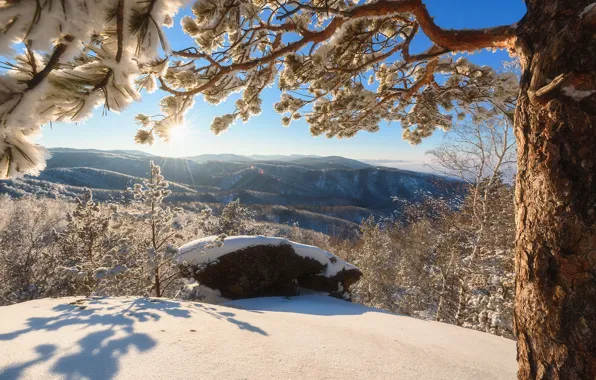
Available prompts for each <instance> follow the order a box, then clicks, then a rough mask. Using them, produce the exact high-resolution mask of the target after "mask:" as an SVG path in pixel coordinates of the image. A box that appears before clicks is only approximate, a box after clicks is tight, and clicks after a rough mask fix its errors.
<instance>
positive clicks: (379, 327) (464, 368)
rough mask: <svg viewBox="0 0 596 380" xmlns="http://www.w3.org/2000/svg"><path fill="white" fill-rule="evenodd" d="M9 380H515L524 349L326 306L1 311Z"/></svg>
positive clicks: (93, 306)
mask: <svg viewBox="0 0 596 380" xmlns="http://www.w3.org/2000/svg"><path fill="white" fill-rule="evenodd" d="M0 321H1V323H0V379H3V380H4V379H11V380H13V379H79V378H85V379H94V380H99V379H102V380H103V379H149V380H151V379H193V378H194V379H199V378H200V379H207V380H208V379H217V380H220V379H226V380H235V379H273V378H275V379H330V380H333V379H341V380H349V379H378V380H383V379H392V380H396V379H397V380H399V379H425V380H437V379H440V380H443V379H445V380H447V379H458V380H468V379H474V380H476V379H483V380H491V379H495V380H496V379H499V380H506V379H515V378H516V369H517V366H516V362H515V342H514V341H512V340H509V339H505V338H501V337H497V336H494V335H490V334H486V333H482V332H478V331H473V330H468V329H464V328H461V327H457V326H453V325H448V324H443V323H438V322H429V321H423V320H419V319H414V318H410V317H407V316H401V315H394V314H390V313H386V312H383V311H380V310H377V309H372V308H367V307H364V306H361V305H356V304H352V303H349V302H345V301H341V300H337V299H334V298H331V297H325V296H316V295H309V296H299V297H289V298H287V297H285V298H284V297H271V298H255V299H249V300H237V301H232V302H229V303H227V304H226V305H217V306H215V305H209V304H204V303H199V302H184V301H176V300H167V299H159V300H153V299H147V298H126V297H122V298H92V299H78V298H72V297H71V298H58V299H42V300H36V301H29V302H25V303H21V304H16V305H12V306H4V307H0Z"/></svg>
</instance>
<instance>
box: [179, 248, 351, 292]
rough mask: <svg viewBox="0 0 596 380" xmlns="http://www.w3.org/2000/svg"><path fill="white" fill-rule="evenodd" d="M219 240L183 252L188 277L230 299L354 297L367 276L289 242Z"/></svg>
mask: <svg viewBox="0 0 596 380" xmlns="http://www.w3.org/2000/svg"><path fill="white" fill-rule="evenodd" d="M214 240H215V237H210V238H205V239H200V240H197V241H194V242H191V243H189V244H186V245H184V246H183V247H181V248H180V257H179V261H180V263H181V266H180V267H181V271H182V274H183V276H185V277H189V278H194V279H195V280H196V281H197V282H198V283H200V284H201V285H202V286H206V287H208V288H211V289H216V290H218V291H219V292H220V293H221V295H222V296H223V297H225V298H228V299H241V298H253V297H267V296H294V295H298V294H299V293H300V288H306V289H310V290H313V291H317V292H325V293H327V294H329V295H332V296H335V297H339V298H344V299H349V295H350V293H349V288H350V286H351V285H352V284H354V283H355V282H356V281H358V279H360V277H361V276H362V273H361V272H360V270H359V269H358V268H356V267H354V266H353V265H350V264H348V263H346V262H344V261H342V260H341V259H339V258H338V257H337V256H334V255H332V254H331V253H329V252H327V251H324V250H322V249H320V248H317V247H313V246H308V245H303V244H298V243H294V242H291V241H289V240H286V239H283V238H270V237H263V236H233V237H228V238H226V239H225V241H224V245H223V246H221V247H218V246H215V247H213V246H211V245H212V243H213V241H214Z"/></svg>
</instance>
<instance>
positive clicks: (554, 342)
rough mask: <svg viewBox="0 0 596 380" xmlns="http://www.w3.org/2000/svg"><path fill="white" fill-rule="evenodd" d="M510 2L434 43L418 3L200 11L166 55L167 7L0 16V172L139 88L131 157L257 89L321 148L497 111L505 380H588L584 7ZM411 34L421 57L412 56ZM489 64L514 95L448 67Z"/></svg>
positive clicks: (68, 6)
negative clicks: (142, 111)
mask: <svg viewBox="0 0 596 380" xmlns="http://www.w3.org/2000/svg"><path fill="white" fill-rule="evenodd" d="M525 3H526V6H527V9H528V12H527V14H526V16H525V17H524V18H523V19H522V20H520V21H519V22H518V23H515V24H512V25H507V26H499V27H492V28H485V29H474V30H469V29H466V30H446V29H443V28H441V27H440V26H439V25H437V24H436V23H435V22H434V19H433V17H432V15H431V14H430V13H429V11H428V10H427V8H426V6H425V4H424V2H423V1H422V0H372V1H359V2H352V1H349V0H348V1H337V0H334V1H324V2H323V1H319V0H283V1H268V0H250V1H237V0H200V1H197V2H195V3H194V5H193V6H192V14H193V15H192V16H188V17H184V18H183V19H182V20H181V26H182V29H183V30H184V32H185V33H186V34H188V35H189V36H191V37H193V39H194V44H193V46H189V47H187V48H185V49H182V50H179V51H172V50H171V49H170V48H169V47H168V45H167V42H166V41H165V38H164V33H163V31H162V30H161V27H162V26H163V25H165V26H168V25H172V21H173V19H172V16H173V15H174V13H175V12H176V10H177V9H178V7H179V6H180V5H181V4H180V2H177V1H158V0H148V1H146V2H136V1H132V0H118V1H114V0H105V1H101V0H98V1H94V2H88V1H84V0H64V1H62V2H60V4H56V2H54V1H33V0H20V1H19V0H12V1H6V0H4V1H2V2H1V3H0V6H1V7H2V9H1V12H0V28H1V29H2V33H1V34H0V53H1V54H9V53H11V49H12V48H14V47H15V46H17V47H18V48H19V49H20V50H22V53H21V54H20V55H17V56H15V57H14V58H12V59H10V60H9V61H8V62H7V64H6V65H7V66H8V67H9V70H8V72H7V73H6V74H3V75H2V77H1V80H0V125H1V126H2V132H1V133H2V139H1V140H0V152H2V153H1V154H0V173H1V175H2V177H6V176H13V175H16V174H18V173H24V172H29V173H31V172H35V171H36V170H39V169H40V168H42V167H43V161H44V155H45V151H44V150H43V149H42V148H41V147H38V146H36V145H34V144H33V143H32V142H31V140H30V136H31V135H32V134H34V133H37V132H39V130H40V125H42V124H44V123H49V122H52V121H56V120H71V121H76V120H80V119H82V118H84V117H86V116H88V115H89V112H90V110H91V109H92V108H93V107H94V106H97V105H101V104H103V105H104V107H105V109H106V110H108V109H109V110H113V111H119V110H121V109H122V108H123V107H125V106H126V105H127V104H129V103H130V102H131V101H133V100H135V99H137V98H138V97H139V96H140V91H153V90H155V89H156V88H157V87H159V88H160V89H161V90H163V91H165V92H167V93H168V94H169V95H168V96H167V97H166V98H164V100H163V101H162V102H161V107H162V111H163V112H162V114H161V115H160V116H157V117H149V116H146V115H139V116H138V117H137V120H138V121H139V123H140V124H141V126H142V129H141V130H140V131H139V132H138V134H137V135H136V140H137V141H138V142H141V143H151V142H152V141H153V140H154V138H155V136H156V135H157V136H158V137H161V138H165V139H167V138H168V131H169V130H170V129H171V128H172V127H174V126H175V125H176V124H178V123H180V122H181V120H182V117H183V115H184V113H185V111H187V110H188V108H189V107H191V106H192V104H193V99H194V96H195V95H202V96H203V97H204V99H205V100H207V101H208V102H211V103H218V102H221V101H223V100H224V99H226V98H227V97H228V96H229V95H230V94H231V93H234V92H241V96H240V98H239V99H238V100H237V101H236V103H235V106H236V107H235V110H234V111H233V112H231V113H229V114H226V115H222V116H219V117H216V118H215V119H214V121H213V123H212V126H211V128H212V130H213V131H214V132H215V133H222V132H223V131H225V130H226V129H227V128H229V127H230V125H232V124H233V123H234V122H235V121H236V120H247V119H248V118H250V117H251V116H253V115H256V114H258V113H259V112H260V111H261V103H262V99H261V96H260V95H261V93H262V91H263V90H264V89H265V88H267V87H268V86H271V85H273V84H277V85H278V86H279V88H280V89H281V90H282V95H281V99H280V101H279V102H278V103H276V104H275V109H276V110H277V111H278V112H280V113H283V114H284V115H285V116H284V117H283V118H282V122H283V123H284V124H290V123H291V122H292V120H296V119H300V118H304V119H305V120H306V122H307V123H308V124H309V125H310V128H311V132H312V133H313V134H315V135H326V136H328V137H333V136H335V137H340V138H341V137H350V136H353V135H355V134H356V133H357V132H358V131H361V130H365V131H371V132H374V131H377V130H378V129H379V125H380V124H382V123H385V122H393V121H395V122H399V123H400V124H401V125H402V126H403V127H404V134H403V135H404V138H405V139H407V140H409V141H411V142H413V143H418V142H420V141H421V140H422V139H423V138H424V137H427V136H429V135H431V134H432V133H433V131H435V129H436V128H443V129H449V128H450V126H451V125H452V122H453V119H454V118H465V117H466V115H472V116H473V117H474V118H475V119H476V120H477V121H478V120H482V119H485V118H489V117H494V116H495V115H496V114H498V113H503V114H505V115H508V116H511V115H512V114H513V111H514V109H515V124H516V125H515V129H516V132H515V133H516V137H517V140H518V147H519V151H518V176H517V190H516V192H517V193H516V201H517V205H518V206H517V207H518V211H517V212H516V218H517V222H518V223H517V226H518V227H517V237H516V241H517V247H516V258H517V265H516V268H517V275H518V279H517V296H518V299H517V302H516V308H517V312H516V328H517V334H518V337H519V341H518V342H519V361H520V372H519V374H520V377H522V378H553V379H554V378H561V377H565V378H578V379H579V378H594V377H596V373H595V371H596V367H594V366H592V365H591V364H590V363H592V362H593V361H594V358H595V356H596V355H595V354H594V352H593V351H589V350H584V349H583V347H594V345H595V342H596V333H594V331H596V307H594V297H593V295H594V293H595V292H596V285H595V284H596V281H595V278H596V274H595V273H594V269H593V268H594V266H593V264H592V263H593V262H594V250H593V246H594V241H595V239H596V226H595V225H596V217H595V215H596V211H595V207H596V178H595V177H594V173H595V171H594V167H595V166H596V150H594V149H593V146H595V145H596V132H595V131H596V129H594V127H593V126H594V125H595V124H596V116H595V114H594V112H593V109H594V108H595V107H596V79H595V78H596V75H595V74H594V67H596V42H595V40H594V38H593V35H594V30H595V28H596V27H595V25H596V7H595V6H594V4H593V0H577V1H573V2H570V1H562V0H526V1H525ZM454 11H458V10H457V9H455V10H454ZM420 35H425V36H426V37H428V40H429V41H430V43H429V46H428V49H426V50H424V51H422V52H413V51H412V50H411V49H410V45H411V43H412V41H413V40H414V39H415V38H416V37H417V36H420ZM19 44H20V45H19ZM499 48H507V49H509V50H510V51H511V52H512V54H516V55H517V56H518V57H519V61H520V66H521V72H522V75H521V78H520V79H519V80H518V79H517V78H516V77H515V75H513V74H506V73H505V74H499V73H497V72H495V71H494V70H493V69H492V68H490V67H484V66H478V65H475V64H473V63H472V62H470V61H468V60H466V59H465V58H463V57H461V56H457V54H458V53H465V52H473V51H476V50H481V49H489V50H492V49H499ZM160 50H163V53H162V52H161V51H160ZM44 53H46V54H45V55H44ZM453 54H456V56H453ZM539 184H540V186H538V185H539ZM553 273H554V274H555V275H551V274H553ZM555 295H556V296H555ZM537 312H538V313H539V315H538V316H537V315H536V313H537ZM563 316H565V318H563ZM586 321H589V322H586ZM586 331H589V332H590V333H589V334H588V333H586Z"/></svg>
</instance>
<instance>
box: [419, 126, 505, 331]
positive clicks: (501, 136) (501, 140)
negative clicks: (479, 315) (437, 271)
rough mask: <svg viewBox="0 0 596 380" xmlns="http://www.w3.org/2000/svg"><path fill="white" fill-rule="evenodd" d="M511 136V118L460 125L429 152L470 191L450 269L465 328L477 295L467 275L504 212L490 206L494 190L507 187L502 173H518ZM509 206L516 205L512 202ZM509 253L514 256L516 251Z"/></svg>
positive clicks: (438, 167)
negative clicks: (494, 222)
mask: <svg viewBox="0 0 596 380" xmlns="http://www.w3.org/2000/svg"><path fill="white" fill-rule="evenodd" d="M512 134H513V131H512V126H511V123H510V122H509V120H508V119H507V118H493V119H491V120H487V121H485V122H481V123H466V124H461V125H458V126H456V127H454V129H453V130H451V131H450V132H449V133H447V135H446V136H445V141H444V142H443V143H442V144H441V145H440V146H439V147H437V148H436V149H433V150H431V151H429V152H428V153H429V155H430V156H431V158H432V160H433V163H434V165H433V167H434V168H435V170H438V171H439V172H442V173H444V174H446V175H450V176H455V177H457V178H459V179H461V180H462V181H464V182H465V183H466V184H467V186H468V191H469V195H468V196H467V197H466V200H465V201H466V202H465V204H464V210H463V213H465V217H464V218H463V220H462V221H461V222H458V223H457V225H458V226H459V230H458V231H457V232H456V234H457V235H458V236H459V239H458V241H459V243H458V244H459V248H455V247H450V248H449V250H450V251H451V255H450V261H449V264H448V266H447V267H448V268H450V270H451V271H452V272H451V274H450V275H454V274H455V273H454V272H453V271H457V272H458V273H457V277H458V281H459V282H460V284H459V292H458V293H459V301H458V307H457V316H456V317H455V318H456V321H457V323H458V324H459V325H462V324H463V318H464V317H463V314H464V313H465V307H466V304H467V297H468V296H469V294H470V292H471V291H472V289H470V287H469V285H468V283H467V281H468V279H469V276H468V274H469V273H471V272H473V269H472V268H474V267H475V265H476V264H477V259H478V258H479V256H480V255H481V251H482V249H483V248H485V247H483V243H484V241H485V240H486V239H485V237H486V234H491V233H494V231H489V228H488V225H490V224H491V222H492V221H491V218H492V217H493V216H494V215H495V213H498V212H499V210H497V209H495V208H494V207H490V205H491V202H492V204H494V203H495V202H494V199H492V197H493V196H494V194H495V189H496V188H500V187H502V186H503V179H502V176H503V173H507V177H511V175H512V174H514V173H515V158H514V157H515V140H514V138H513V136H512ZM509 201H510V202H511V204H513V198H511V199H510V200H509ZM503 202H505V203H504V204H500V205H499V206H498V207H501V210H502V209H510V206H511V205H509V204H507V203H506V202H507V200H503ZM507 224H509V223H507ZM464 230H465V232H464ZM464 235H465V237H464ZM462 239H463V240H465V242H464V241H461V240H462ZM508 253H509V254H511V255H513V252H512V251H508ZM463 263H465V264H463ZM462 264H463V266H462ZM466 272H467V273H466ZM445 275H447V274H445ZM442 305H443V302H442V300H441V301H440V302H439V307H438V310H437V317H438V318H439V317H440V315H441V313H442V310H441V308H442Z"/></svg>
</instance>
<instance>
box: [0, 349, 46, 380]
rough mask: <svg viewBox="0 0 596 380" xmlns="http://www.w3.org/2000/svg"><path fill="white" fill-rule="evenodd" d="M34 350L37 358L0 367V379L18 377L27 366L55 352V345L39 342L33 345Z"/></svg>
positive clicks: (7, 379)
mask: <svg viewBox="0 0 596 380" xmlns="http://www.w3.org/2000/svg"><path fill="white" fill-rule="evenodd" d="M35 352H37V358H35V359H32V360H29V361H26V362H23V363H20V364H14V365H11V366H8V367H6V368H0V379H6V380H9V379H10V380H12V379H18V378H20V377H21V376H22V372H23V371H24V370H26V369H27V368H29V367H32V366H34V365H35V364H37V363H41V362H43V361H46V360H48V359H49V358H51V357H52V356H53V355H54V353H55V352H56V346H54V345H53V344H40V345H39V346H37V347H35Z"/></svg>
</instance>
